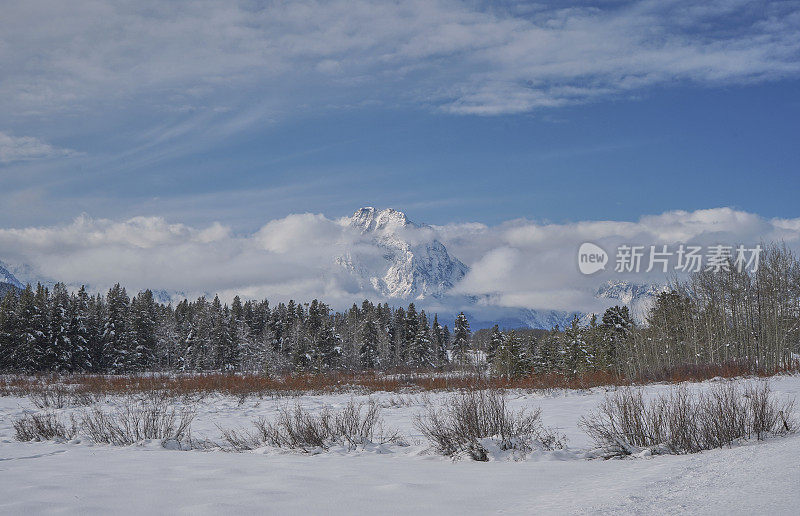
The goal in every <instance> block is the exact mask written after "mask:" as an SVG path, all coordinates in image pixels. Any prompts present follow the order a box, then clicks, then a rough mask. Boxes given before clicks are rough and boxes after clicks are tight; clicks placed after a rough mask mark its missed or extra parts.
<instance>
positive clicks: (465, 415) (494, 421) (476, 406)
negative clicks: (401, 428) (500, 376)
mask: <svg viewBox="0 0 800 516" xmlns="http://www.w3.org/2000/svg"><path fill="white" fill-rule="evenodd" d="M414 423H415V426H416V427H417V428H418V429H419V431H420V432H422V433H423V435H425V437H427V439H428V441H430V443H431V444H432V445H433V447H434V448H435V449H436V450H437V451H438V452H439V453H441V454H443V455H447V456H450V457H457V456H459V455H461V454H467V455H468V456H469V457H471V458H472V459H473V460H477V461H487V460H489V450H488V448H497V449H499V450H513V451H516V452H518V454H519V455H524V454H527V453H529V452H530V451H532V450H533V449H535V448H539V449H544V450H553V449H557V448H563V447H564V441H565V439H564V437H563V436H561V435H558V434H557V433H556V432H554V431H553V430H551V429H546V428H545V427H544V426H543V425H542V423H541V411H540V410H536V411H534V412H531V413H527V412H526V411H525V410H520V411H518V412H515V411H512V410H509V409H508V408H507V407H506V397H505V394H504V393H503V392H501V391H496V390H473V391H464V392H461V393H460V394H457V395H454V396H451V397H450V398H449V399H448V400H447V402H446V403H445V404H444V405H443V406H434V405H429V406H428V407H427V409H426V410H425V412H424V413H423V414H420V415H418V416H417V417H416V419H415V421H414Z"/></svg>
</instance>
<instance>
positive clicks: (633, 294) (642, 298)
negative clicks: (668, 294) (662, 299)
mask: <svg viewBox="0 0 800 516" xmlns="http://www.w3.org/2000/svg"><path fill="white" fill-rule="evenodd" d="M666 289H667V286H666V285H653V284H647V283H629V282H626V281H609V282H608V283H606V284H605V285H603V286H602V287H600V288H599V289H598V290H597V292H596V293H595V297H597V298H599V299H609V300H618V301H619V304H621V305H626V306H627V307H628V309H629V310H630V312H631V317H633V320H634V321H636V322H637V323H642V322H644V321H645V319H646V318H647V313H648V312H649V311H650V309H651V308H652V307H653V303H654V302H655V299H656V297H657V296H658V294H660V293H661V292H664V291H665V290H666Z"/></svg>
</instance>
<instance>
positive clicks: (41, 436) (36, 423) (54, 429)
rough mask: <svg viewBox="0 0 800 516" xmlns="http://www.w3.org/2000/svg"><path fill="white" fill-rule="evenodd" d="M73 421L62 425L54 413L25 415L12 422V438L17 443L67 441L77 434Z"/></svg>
mask: <svg viewBox="0 0 800 516" xmlns="http://www.w3.org/2000/svg"><path fill="white" fill-rule="evenodd" d="M77 432H78V430H77V424H76V422H75V420H74V419H70V422H69V423H64V422H63V421H62V420H61V418H60V417H58V415H57V414H55V413H54V412H51V411H48V412H43V413H39V414H27V415H25V416H24V417H22V418H21V419H18V420H16V421H14V434H15V435H14V437H15V438H16V439H17V440H18V441H52V440H54V439H63V440H69V439H72V438H73V437H75V435H76V434H77Z"/></svg>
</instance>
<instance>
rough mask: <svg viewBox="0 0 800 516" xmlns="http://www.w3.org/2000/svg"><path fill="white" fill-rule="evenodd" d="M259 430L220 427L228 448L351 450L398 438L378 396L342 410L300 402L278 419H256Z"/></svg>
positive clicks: (283, 411)
mask: <svg viewBox="0 0 800 516" xmlns="http://www.w3.org/2000/svg"><path fill="white" fill-rule="evenodd" d="M253 425H254V427H255V432H247V431H243V430H231V429H222V428H221V429H220V430H221V431H222V435H223V438H224V439H225V442H226V444H227V448H228V449H230V450H232V451H246V450H252V449H254V448H258V447H262V446H274V447H276V448H286V449H293V450H302V451H304V452H311V451H313V450H315V449H323V450H327V449H329V448H330V447H331V446H335V445H340V446H345V447H347V448H348V449H349V450H353V449H356V448H357V447H359V446H363V445H366V444H371V443H377V444H385V443H387V442H393V441H397V440H398V435H397V434H396V433H394V432H386V431H385V430H384V428H383V420H382V418H381V415H380V407H379V405H378V404H377V402H375V401H374V400H369V401H368V402H366V403H356V402H355V401H353V400H351V401H350V402H349V403H348V404H347V405H346V406H345V407H344V408H343V409H341V410H339V411H331V410H328V409H324V410H322V411H321V412H320V413H319V414H312V413H310V412H309V411H307V410H306V409H304V408H303V407H301V406H300V405H299V404H298V405H295V406H294V407H293V408H289V407H288V406H285V407H283V408H281V409H280V411H279V413H278V417H277V418H275V420H274V421H268V420H266V419H264V418H261V419H258V420H256V421H254V422H253Z"/></svg>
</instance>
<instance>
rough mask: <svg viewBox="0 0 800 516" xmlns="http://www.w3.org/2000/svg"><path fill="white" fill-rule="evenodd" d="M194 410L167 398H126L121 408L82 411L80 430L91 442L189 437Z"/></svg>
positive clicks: (131, 441)
mask: <svg viewBox="0 0 800 516" xmlns="http://www.w3.org/2000/svg"><path fill="white" fill-rule="evenodd" d="M194 416H195V411H194V410H193V409H192V408H183V409H181V410H178V409H177V408H176V407H175V406H174V405H172V404H171V403H170V401H169V400H166V399H163V400H145V401H139V400H136V399H133V398H129V399H126V400H125V401H124V403H123V404H122V406H121V407H119V408H117V409H115V410H112V411H104V410H102V409H100V408H99V407H93V408H91V409H88V410H86V411H84V413H83V416H82V417H81V420H80V426H81V431H83V432H84V433H86V435H88V436H89V437H90V438H91V439H92V440H93V441H94V442H96V443H103V444H112V445H115V446H126V445H130V444H134V443H137V442H140V441H143V440H146V439H159V440H175V441H183V440H184V439H188V438H189V436H190V429H191V423H192V420H193V419H194Z"/></svg>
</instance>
